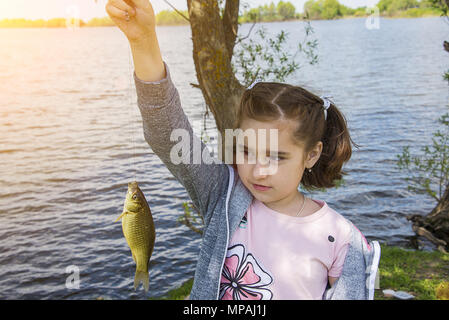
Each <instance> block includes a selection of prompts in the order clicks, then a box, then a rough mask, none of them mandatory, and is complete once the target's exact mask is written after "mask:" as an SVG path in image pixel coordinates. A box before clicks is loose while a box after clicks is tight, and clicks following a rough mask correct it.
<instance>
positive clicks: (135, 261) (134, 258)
mask: <svg viewBox="0 0 449 320" xmlns="http://www.w3.org/2000/svg"><path fill="white" fill-rule="evenodd" d="M131 254H132V255H133V260H134V263H136V264H137V260H136V256H135V255H134V253H133V252H132V251H131Z"/></svg>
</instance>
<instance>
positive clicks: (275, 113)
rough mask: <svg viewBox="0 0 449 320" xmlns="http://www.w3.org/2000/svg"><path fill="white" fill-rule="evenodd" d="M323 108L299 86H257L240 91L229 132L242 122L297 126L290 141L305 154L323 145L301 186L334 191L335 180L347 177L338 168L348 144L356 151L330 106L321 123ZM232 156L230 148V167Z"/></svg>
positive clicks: (342, 120)
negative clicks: (278, 122)
mask: <svg viewBox="0 0 449 320" xmlns="http://www.w3.org/2000/svg"><path fill="white" fill-rule="evenodd" d="M323 104H324V101H323V100H322V99H321V98H319V97H318V96H316V95H314V94H313V93H310V92H309V91H307V90H306V89H304V88H301V87H299V86H293V85H289V84H284V83H277V82H258V83H256V84H255V85H254V86H253V87H252V88H251V89H248V90H245V91H244V93H243V95H242V98H241V101H240V105H239V108H238V110H237V115H236V120H235V123H234V128H233V129H234V130H235V129H237V128H239V127H240V125H241V123H242V121H243V120H244V119H254V120H256V121H262V122H263V121H276V120H287V119H288V120H293V121H295V122H297V126H296V128H295V130H294V132H293V138H294V139H293V140H294V142H295V144H297V145H299V146H303V147H304V150H305V152H306V154H308V153H309V152H310V151H311V150H312V149H313V147H314V146H315V145H316V144H317V143H318V141H322V142H323V150H322V152H321V155H320V158H319V159H318V161H317V162H316V163H315V165H314V166H313V168H312V172H309V171H308V170H307V169H306V170H305V171H304V174H303V177H302V180H301V184H302V185H303V186H304V188H306V189H308V190H311V189H314V188H317V189H318V188H331V187H335V186H336V184H335V180H340V179H341V178H342V175H346V174H347V173H346V172H344V171H343V170H342V167H343V164H344V163H345V162H347V161H349V159H350V158H351V155H352V149H351V143H352V144H354V145H355V146H356V147H357V148H358V147H359V146H358V145H357V144H355V143H354V142H353V141H352V139H351V137H350V135H349V131H348V128H347V124H346V119H345V117H344V115H343V114H342V113H341V112H340V111H339V110H338V108H337V107H336V106H335V105H334V104H333V103H332V104H331V106H330V107H329V108H328V109H327V119H324V107H323ZM305 120H306V121H305ZM235 152H236V148H235V144H234V167H236V166H235Z"/></svg>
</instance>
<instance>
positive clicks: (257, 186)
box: [253, 183, 271, 191]
mask: <svg viewBox="0 0 449 320" xmlns="http://www.w3.org/2000/svg"><path fill="white" fill-rule="evenodd" d="M253 188H254V189H256V190H258V191H267V190H270V189H271V187H266V186H261V185H260V184H254V183H253Z"/></svg>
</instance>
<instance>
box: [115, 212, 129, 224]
mask: <svg viewBox="0 0 449 320" xmlns="http://www.w3.org/2000/svg"><path fill="white" fill-rule="evenodd" d="M127 213H128V211H123V212H122V214H121V215H119V217H118V218H117V219H115V221H114V222H117V221H119V220H120V219H121V218H122V217H123V216H124V215H125V214H127Z"/></svg>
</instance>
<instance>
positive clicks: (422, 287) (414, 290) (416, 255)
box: [155, 244, 449, 300]
mask: <svg viewBox="0 0 449 320" xmlns="http://www.w3.org/2000/svg"><path fill="white" fill-rule="evenodd" d="M381 250H382V256H381V259H380V263H379V272H380V274H379V276H380V277H379V280H380V283H379V287H380V288H379V289H376V290H375V294H374V299H375V300H394V299H395V298H389V297H385V296H384V295H383V293H382V290H384V289H392V290H395V291H398V290H400V291H406V292H408V293H410V294H412V295H414V296H415V298H414V299H415V300H436V299H437V297H436V289H437V287H438V285H439V284H440V283H441V282H443V281H449V254H447V253H442V252H439V251H432V252H428V251H418V250H409V249H403V248H400V247H394V246H388V245H385V244H382V245H381ZM192 284H193V279H189V280H187V281H186V282H184V283H183V284H182V285H181V286H180V287H179V288H174V289H172V290H170V291H169V292H168V293H167V294H166V295H164V296H162V297H159V298H155V300H184V299H185V298H186V296H187V295H188V294H189V292H190V290H191V289H192Z"/></svg>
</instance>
